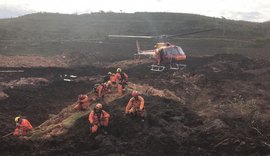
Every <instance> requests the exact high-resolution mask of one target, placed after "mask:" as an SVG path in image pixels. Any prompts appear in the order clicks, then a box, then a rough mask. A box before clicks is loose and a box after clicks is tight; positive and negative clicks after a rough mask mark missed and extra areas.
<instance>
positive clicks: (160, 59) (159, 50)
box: [155, 42, 171, 66]
mask: <svg viewBox="0 0 270 156" xmlns="http://www.w3.org/2000/svg"><path fill="white" fill-rule="evenodd" d="M170 45H171V44H170V43H169V42H167V43H166V45H164V46H162V47H159V48H158V47H157V46H155V48H157V49H156V51H155V53H156V59H157V65H158V66H160V64H161V62H163V59H164V58H163V56H164V48H166V47H169V46H170Z"/></svg>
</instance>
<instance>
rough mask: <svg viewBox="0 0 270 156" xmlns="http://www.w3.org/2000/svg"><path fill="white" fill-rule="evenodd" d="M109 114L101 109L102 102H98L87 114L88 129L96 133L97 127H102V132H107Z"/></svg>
mask: <svg viewBox="0 0 270 156" xmlns="http://www.w3.org/2000/svg"><path fill="white" fill-rule="evenodd" d="M109 118H110V114H109V113H107V112H106V111H104V110H103V109H102V104H100V103H98V104H97V105H96V106H95V108H94V109H93V110H92V111H91V112H90V114H89V118H88V119H89V122H90V125H91V126H90V131H91V132H92V133H96V132H97V131H98V128H102V129H103V133H104V134H107V133H108V132H107V127H108V124H109Z"/></svg>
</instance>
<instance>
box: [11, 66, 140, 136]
mask: <svg viewBox="0 0 270 156" xmlns="http://www.w3.org/2000/svg"><path fill="white" fill-rule="evenodd" d="M127 82H128V75H127V74H126V73H124V72H122V70H121V69H120V68H117V70H116V74H115V73H111V72H109V73H108V75H106V76H105V77H104V79H103V82H100V83H98V84H96V85H95V86H94V96H93V97H92V98H91V99H89V97H88V96H87V95H83V94H80V95H79V96H78V102H77V104H76V105H75V107H74V109H75V110H82V111H83V110H88V108H89V105H90V102H98V101H99V100H101V102H104V101H102V100H103V98H104V96H105V95H106V94H108V93H109V94H110V93H113V92H112V89H113V88H116V87H117V90H118V94H120V95H123V88H125V87H126V86H127ZM131 96H132V97H131V99H130V100H129V102H128V104H127V105H126V108H125V115H129V116H138V117H140V118H141V121H142V122H143V121H144V118H145V111H144V99H143V97H142V96H140V95H139V93H138V91H136V90H133V91H132V93H131ZM109 118H110V114H109V113H108V112H106V111H105V110H104V109H103V106H102V104H101V103H100V102H99V103H97V104H96V105H95V107H94V108H93V109H92V110H91V112H90V114H89V117H88V120H89V122H90V132H92V133H96V132H97V131H98V129H99V128H101V129H102V130H103V133H104V134H107V128H108V125H109ZM15 122H16V129H15V130H14V132H13V135H14V136H25V135H27V133H28V132H29V131H31V130H32V129H33V127H32V125H31V124H30V122H29V121H28V120H27V119H25V118H23V117H21V116H18V117H16V118H15Z"/></svg>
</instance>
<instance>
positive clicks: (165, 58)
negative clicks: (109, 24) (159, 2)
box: [108, 29, 214, 72]
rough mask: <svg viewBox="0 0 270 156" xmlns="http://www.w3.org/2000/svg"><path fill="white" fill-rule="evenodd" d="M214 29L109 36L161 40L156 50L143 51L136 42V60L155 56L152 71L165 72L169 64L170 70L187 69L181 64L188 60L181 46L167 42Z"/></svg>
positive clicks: (113, 36) (112, 36)
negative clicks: (149, 34) (156, 34)
mask: <svg viewBox="0 0 270 156" xmlns="http://www.w3.org/2000/svg"><path fill="white" fill-rule="evenodd" d="M212 30H214V29H208V30H201V31H194V32H190V33H181V34H175V35H160V36H130V35H108V37H110V38H137V39H138V38H142V39H159V40H160V41H159V42H157V43H156V44H155V46H154V49H151V50H141V48H140V45H139V41H138V40H136V46H137V52H136V54H135V56H136V58H140V56H142V55H144V56H153V57H155V59H156V64H153V65H151V70H152V71H160V72H161V71H164V70H165V68H166V67H165V65H168V64H169V68H170V69H173V70H179V69H181V70H182V69H184V68H185V67H186V65H185V64H181V63H180V62H181V61H183V60H186V58H187V56H186V54H185V52H184V51H183V50H182V48H181V47H180V46H177V45H173V44H171V43H169V42H167V39H168V38H171V37H177V36H184V35H190V34H195V33H202V32H206V31H212Z"/></svg>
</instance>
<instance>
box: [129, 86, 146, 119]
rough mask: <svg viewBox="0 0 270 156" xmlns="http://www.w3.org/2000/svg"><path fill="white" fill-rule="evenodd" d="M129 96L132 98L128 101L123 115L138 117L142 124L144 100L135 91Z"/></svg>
mask: <svg viewBox="0 0 270 156" xmlns="http://www.w3.org/2000/svg"><path fill="white" fill-rule="evenodd" d="M131 96H132V98H131V99H130V100H129V102H128V104H127V106H126V109H125V114H126V115H130V116H139V117H141V118H142V122H144V117H145V110H144V99H143V97H142V96H140V95H139V93H138V91H136V90H133V91H132V93H131Z"/></svg>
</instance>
